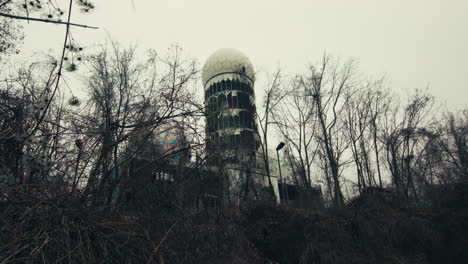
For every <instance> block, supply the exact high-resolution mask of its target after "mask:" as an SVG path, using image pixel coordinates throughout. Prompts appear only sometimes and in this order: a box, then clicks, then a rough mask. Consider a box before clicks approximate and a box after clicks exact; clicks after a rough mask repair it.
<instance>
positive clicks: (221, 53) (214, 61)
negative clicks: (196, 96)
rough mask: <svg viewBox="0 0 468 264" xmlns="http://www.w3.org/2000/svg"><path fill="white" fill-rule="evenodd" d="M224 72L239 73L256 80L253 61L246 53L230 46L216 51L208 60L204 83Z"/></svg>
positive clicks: (204, 71)
mask: <svg viewBox="0 0 468 264" xmlns="http://www.w3.org/2000/svg"><path fill="white" fill-rule="evenodd" d="M223 73H239V74H243V75H245V76H247V77H248V78H249V79H251V80H252V81H254V77H255V76H254V68H253V65H252V62H251V61H250V60H249V58H247V56H245V55H244V53H242V52H240V51H238V50H236V49H230V48H223V49H219V50H217V51H215V52H214V53H213V54H211V56H210V57H209V58H208V59H207V60H206V62H205V66H203V70H202V81H203V85H206V82H207V81H208V80H209V79H210V78H212V77H214V76H217V75H220V74H223Z"/></svg>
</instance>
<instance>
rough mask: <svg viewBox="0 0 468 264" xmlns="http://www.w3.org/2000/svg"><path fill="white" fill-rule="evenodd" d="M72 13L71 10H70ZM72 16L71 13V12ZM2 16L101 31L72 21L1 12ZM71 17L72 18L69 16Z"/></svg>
mask: <svg viewBox="0 0 468 264" xmlns="http://www.w3.org/2000/svg"><path fill="white" fill-rule="evenodd" d="M70 11H71V10H70ZM69 15H70V12H69ZM0 16H4V17H9V18H12V19H20V20H28V21H29V20H32V21H38V22H44V23H53V24H62V25H67V27H68V26H75V27H83V28H91V29H99V28H98V27H93V26H87V25H81V24H75V23H70V20H68V22H63V21H57V20H48V19H42V18H34V17H25V16H16V15H11V14H6V13H2V12H0ZM69 17H70V16H69Z"/></svg>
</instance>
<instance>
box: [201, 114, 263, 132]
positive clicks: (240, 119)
mask: <svg viewBox="0 0 468 264" xmlns="http://www.w3.org/2000/svg"><path fill="white" fill-rule="evenodd" d="M207 122H208V131H210V132H211V131H215V130H218V129H224V128H250V129H254V128H255V122H254V116H253V114H252V113H251V112H247V111H240V112H239V114H238V115H233V116H219V117H218V116H214V115H211V116H208V118H207Z"/></svg>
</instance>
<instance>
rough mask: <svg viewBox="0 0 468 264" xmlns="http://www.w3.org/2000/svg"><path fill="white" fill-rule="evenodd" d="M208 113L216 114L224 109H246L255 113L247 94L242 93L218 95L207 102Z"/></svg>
mask: <svg viewBox="0 0 468 264" xmlns="http://www.w3.org/2000/svg"><path fill="white" fill-rule="evenodd" d="M207 107H208V111H210V112H217V111H222V110H225V109H247V110H249V111H252V112H253V111H255V106H254V104H253V103H252V102H251V101H250V97H249V95H248V94H246V93H243V92H229V93H227V94H225V93H220V94H219V95H218V96H213V97H211V98H210V99H209V100H208V105H207Z"/></svg>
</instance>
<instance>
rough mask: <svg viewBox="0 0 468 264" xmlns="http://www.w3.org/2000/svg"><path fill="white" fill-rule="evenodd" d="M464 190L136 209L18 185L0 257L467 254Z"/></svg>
mask: <svg viewBox="0 0 468 264" xmlns="http://www.w3.org/2000/svg"><path fill="white" fill-rule="evenodd" d="M467 190H468V188H467V186H463V185H461V186H459V187H457V189H456V191H453V192H452V193H451V194H450V195H448V196H449V197H447V198H446V199H447V201H448V202H447V203H445V204H444V203H441V205H443V206H442V207H440V206H438V207H432V208H420V209H415V208H411V209H410V208H405V207H403V206H402V205H401V203H399V201H398V199H397V198H396V196H394V195H393V194H392V193H390V192H388V191H385V190H372V191H368V192H364V193H363V194H362V195H361V196H360V197H358V198H356V199H354V200H353V201H352V202H351V203H349V204H348V206H347V207H346V208H342V209H322V210H319V211H310V210H309V211H306V210H300V209H291V208H287V207H283V206H276V205H272V204H268V203H261V202H252V203H250V204H247V205H245V206H243V207H242V209H241V210H240V212H239V211H237V212H236V211H234V210H230V209H226V210H202V211H198V212H195V213H192V214H190V215H182V214H177V213H174V214H164V216H163V214H161V215H158V214H155V213H152V214H150V215H146V216H142V217H141V216H140V217H130V216H125V214H122V213H121V212H120V213H119V212H116V211H113V210H111V208H99V209H93V208H89V207H86V206H82V203H81V202H80V201H79V200H78V198H74V197H68V198H67V200H66V202H63V201H64V200H60V199H57V197H49V198H47V195H43V193H42V194H38V193H35V192H30V191H28V192H25V191H18V192H17V193H16V194H15V195H14V196H9V197H2V199H1V201H0V263H464V261H466V260H467V259H468V206H467V204H466V201H467V198H468V191H467ZM60 201H62V202H60ZM449 205H450V206H449Z"/></svg>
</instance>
